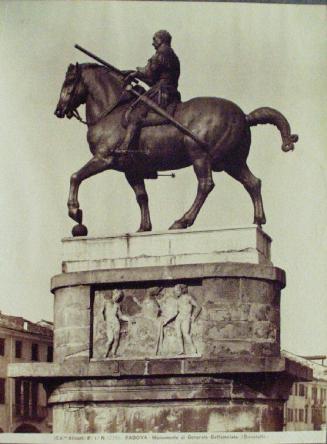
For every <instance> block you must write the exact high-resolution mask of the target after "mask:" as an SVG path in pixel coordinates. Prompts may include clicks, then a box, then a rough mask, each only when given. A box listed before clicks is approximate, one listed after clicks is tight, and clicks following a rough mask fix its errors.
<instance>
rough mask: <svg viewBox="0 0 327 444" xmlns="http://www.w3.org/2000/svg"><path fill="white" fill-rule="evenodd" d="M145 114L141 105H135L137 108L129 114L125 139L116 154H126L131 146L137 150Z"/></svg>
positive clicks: (145, 110)
mask: <svg viewBox="0 0 327 444" xmlns="http://www.w3.org/2000/svg"><path fill="white" fill-rule="evenodd" d="M146 113H147V109H146V108H145V107H144V106H141V105H137V107H136V108H135V109H134V110H133V111H132V112H131V113H130V115H129V121H128V126H127V128H126V133H125V138H124V140H123V141H122V143H121V145H120V147H119V148H118V149H116V150H115V152H116V153H126V152H127V151H128V149H129V147H130V146H132V147H133V149H136V148H137V142H138V138H139V135H140V131H141V129H142V122H143V118H144V117H145V116H146Z"/></svg>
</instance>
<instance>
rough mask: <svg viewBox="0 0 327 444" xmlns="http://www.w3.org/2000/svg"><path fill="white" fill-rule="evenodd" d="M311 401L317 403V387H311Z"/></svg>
mask: <svg viewBox="0 0 327 444" xmlns="http://www.w3.org/2000/svg"><path fill="white" fill-rule="evenodd" d="M312 399H313V400H314V401H317V387H312Z"/></svg>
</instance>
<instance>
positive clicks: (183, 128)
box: [75, 45, 209, 151]
mask: <svg viewBox="0 0 327 444" xmlns="http://www.w3.org/2000/svg"><path fill="white" fill-rule="evenodd" d="M75 48H76V49H78V50H79V51H81V52H84V54H86V55H88V56H89V57H91V58H92V59H94V60H96V61H97V62H99V63H101V64H102V65H104V66H106V67H107V68H109V69H110V70H112V71H113V72H114V73H115V74H118V75H119V76H121V77H123V78H125V77H126V75H125V74H124V73H123V72H122V71H121V70H120V69H118V68H116V67H115V66H113V65H111V64H110V63H108V62H106V61H105V60H103V59H101V58H100V57H98V56H96V55H95V54H92V52H90V51H88V50H87V49H84V48H82V47H81V46H79V45H75ZM134 82H135V83H138V81H137V79H134ZM126 90H127V91H129V92H131V93H132V94H134V96H136V97H138V99H139V100H140V101H142V102H143V103H145V104H146V105H147V106H148V107H149V108H151V109H153V111H155V112H156V113H157V114H159V115H160V116H162V117H164V118H165V119H167V120H169V121H170V122H171V123H172V124H173V125H174V126H175V127H176V128H177V129H179V130H180V131H181V132H182V133H184V134H185V135H186V136H188V137H190V138H191V139H193V140H194V141H195V142H197V143H198V144H199V145H200V146H202V148H204V149H205V150H206V151H208V150H209V145H208V144H207V143H206V142H204V141H203V140H201V139H200V138H199V137H198V136H197V135H196V134H194V133H192V131H190V130H189V129H188V128H186V126H184V125H183V124H182V123H180V122H178V121H177V120H176V119H174V117H172V116H171V115H170V114H168V113H167V112H166V111H165V110H163V109H162V108H161V107H160V106H159V105H157V104H156V103H155V102H154V101H153V100H151V99H150V98H149V97H147V96H145V95H144V94H141V93H139V92H138V91H136V90H135V89H134V88H133V86H132V85H127V87H126Z"/></svg>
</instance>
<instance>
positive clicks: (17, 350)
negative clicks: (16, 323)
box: [15, 341, 23, 358]
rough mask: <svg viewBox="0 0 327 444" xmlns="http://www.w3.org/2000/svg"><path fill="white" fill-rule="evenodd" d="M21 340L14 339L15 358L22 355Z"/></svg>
mask: <svg viewBox="0 0 327 444" xmlns="http://www.w3.org/2000/svg"><path fill="white" fill-rule="evenodd" d="M22 345H23V344H22V341H16V342H15V356H16V358H21V357H22Z"/></svg>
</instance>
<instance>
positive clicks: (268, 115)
mask: <svg viewBox="0 0 327 444" xmlns="http://www.w3.org/2000/svg"><path fill="white" fill-rule="evenodd" d="M246 121H247V123H248V125H249V126H255V125H258V124H265V123H270V124H272V125H275V126H277V128H278V129H279V131H280V134H281V136H282V141H283V143H282V150H283V151H285V152H286V151H290V150H294V143H296V142H297V141H298V140H299V137H298V135H297V134H291V127H290V124H289V123H288V121H287V119H286V117H284V116H283V114H282V113H280V112H279V111H277V110H276V109H273V108H268V107H262V108H258V109H255V110H254V111H252V112H251V113H250V114H248V115H246Z"/></svg>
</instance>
